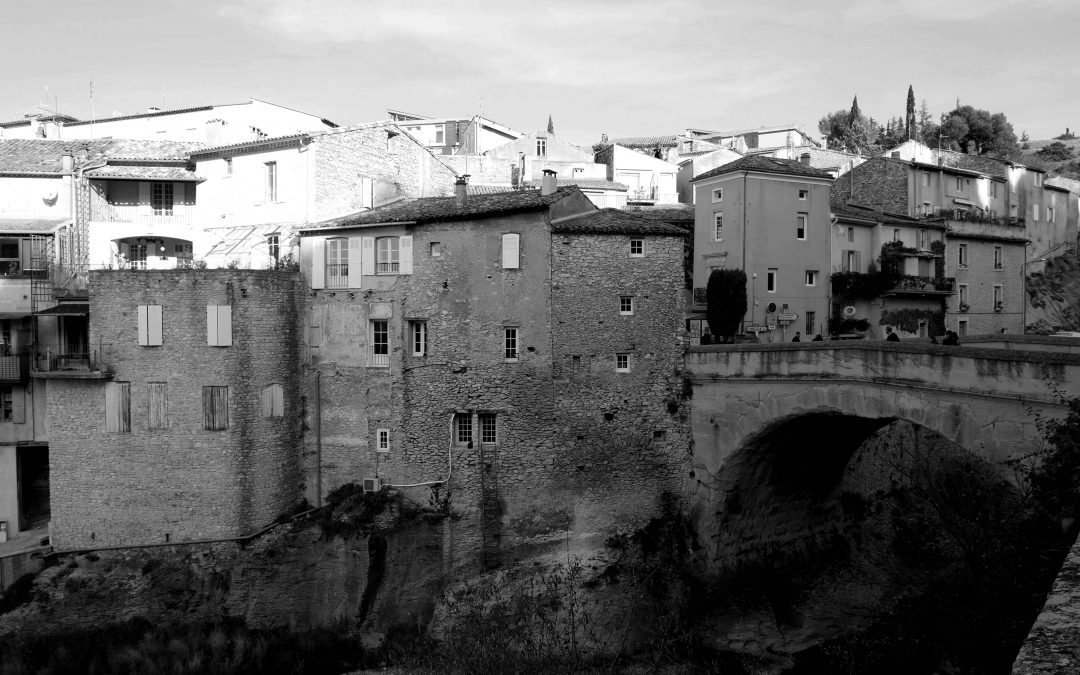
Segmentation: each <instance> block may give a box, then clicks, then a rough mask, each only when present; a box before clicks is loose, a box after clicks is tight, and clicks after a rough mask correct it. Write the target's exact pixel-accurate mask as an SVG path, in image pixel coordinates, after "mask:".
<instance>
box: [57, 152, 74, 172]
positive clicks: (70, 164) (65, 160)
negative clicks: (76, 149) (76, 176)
mask: <svg viewBox="0 0 1080 675" xmlns="http://www.w3.org/2000/svg"><path fill="white" fill-rule="evenodd" d="M74 168H75V158H74V157H72V156H71V155H70V154H64V155H61V156H60V169H61V170H62V171H64V172H65V173H70V172H71V170H72V169H74Z"/></svg>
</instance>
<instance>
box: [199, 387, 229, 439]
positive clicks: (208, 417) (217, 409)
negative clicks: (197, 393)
mask: <svg viewBox="0 0 1080 675" xmlns="http://www.w3.org/2000/svg"><path fill="white" fill-rule="evenodd" d="M202 391H203V395H202V400H203V428H204V429H208V430H210V431H221V430H222V429H228V428H229V388H228V387H203V390H202Z"/></svg>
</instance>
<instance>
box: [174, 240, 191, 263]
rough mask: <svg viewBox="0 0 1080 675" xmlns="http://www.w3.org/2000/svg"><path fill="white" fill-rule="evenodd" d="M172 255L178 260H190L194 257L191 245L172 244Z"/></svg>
mask: <svg viewBox="0 0 1080 675" xmlns="http://www.w3.org/2000/svg"><path fill="white" fill-rule="evenodd" d="M173 253H174V254H175V255H176V257H177V258H178V259H180V260H191V259H192V258H193V257H194V254H193V252H192V248H191V244H173Z"/></svg>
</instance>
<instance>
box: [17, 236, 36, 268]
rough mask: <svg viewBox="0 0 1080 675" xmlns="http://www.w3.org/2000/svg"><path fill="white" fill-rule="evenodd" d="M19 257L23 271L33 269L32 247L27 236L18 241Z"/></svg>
mask: <svg viewBox="0 0 1080 675" xmlns="http://www.w3.org/2000/svg"><path fill="white" fill-rule="evenodd" d="M19 258H20V263H19V264H20V265H21V266H22V267H21V268H20V269H21V270H22V271H23V272H25V271H26V270H32V269H34V248H33V245H32V244H31V240H30V238H29V237H27V238H25V239H22V240H20V241H19Z"/></svg>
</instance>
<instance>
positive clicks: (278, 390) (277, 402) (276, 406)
mask: <svg viewBox="0 0 1080 675" xmlns="http://www.w3.org/2000/svg"><path fill="white" fill-rule="evenodd" d="M273 394H274V401H273V410H274V417H284V416H285V390H284V389H283V388H282V386H281V385H280V384H275V385H274V389H273Z"/></svg>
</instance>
